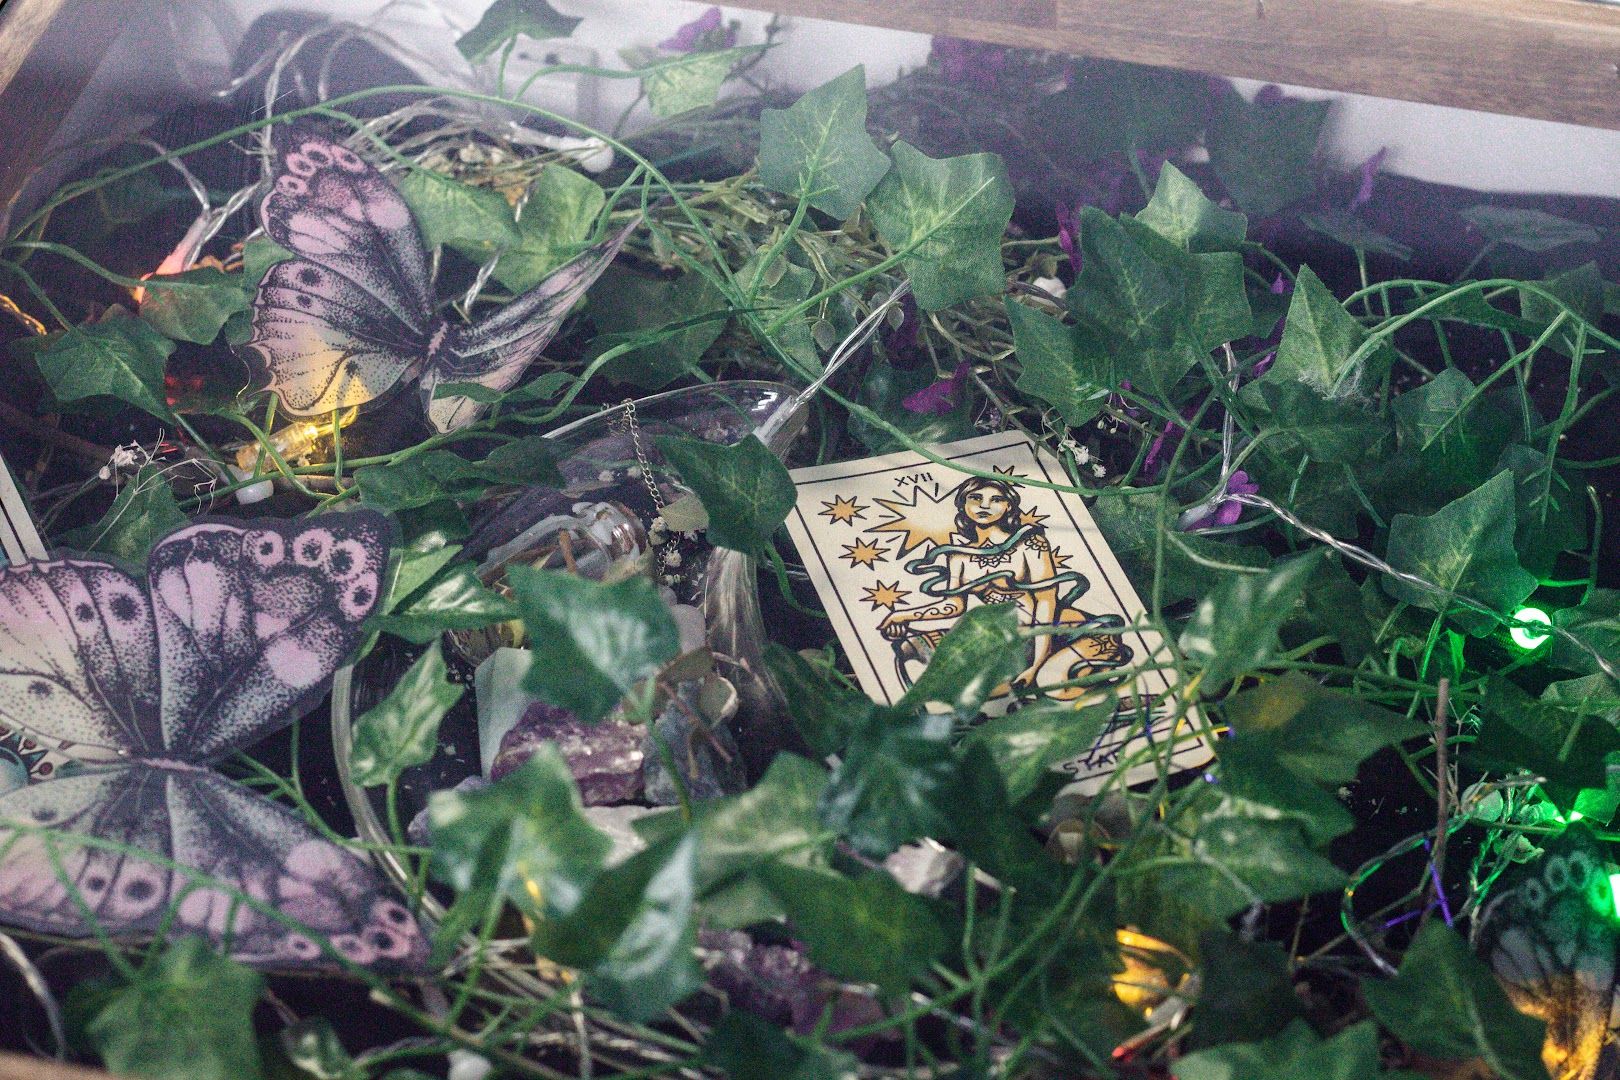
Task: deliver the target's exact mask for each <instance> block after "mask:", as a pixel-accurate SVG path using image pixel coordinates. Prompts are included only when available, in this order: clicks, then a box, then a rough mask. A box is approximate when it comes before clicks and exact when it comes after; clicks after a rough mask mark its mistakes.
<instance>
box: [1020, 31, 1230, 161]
mask: <svg viewBox="0 0 1620 1080" xmlns="http://www.w3.org/2000/svg"><path fill="white" fill-rule="evenodd" d="M1208 101H1209V81H1208V80H1207V79H1206V78H1204V76H1202V75H1198V74H1195V73H1193V72H1189V71H1170V70H1166V69H1165V68H1156V67H1146V66H1144V65H1141V64H1127V63H1121V62H1119V61H1116V60H1102V59H1096V58H1092V57H1087V58H1084V59H1081V60H1079V61H1078V62H1076V64H1075V66H1074V70H1073V73H1072V74H1071V75H1070V76H1069V80H1068V86H1067V87H1065V88H1064V89H1063V90H1061V91H1059V92H1058V93H1056V94H1053V95H1051V96H1050V97H1048V98H1047V99H1046V100H1045V101H1044V102H1042V103H1041V105H1040V106H1038V108H1037V111H1036V113H1035V117H1034V120H1035V123H1034V124H1033V125H1032V129H1033V130H1037V131H1042V132H1045V133H1047V135H1048V137H1049V138H1050V140H1051V145H1052V146H1054V147H1059V148H1061V150H1062V152H1063V155H1064V157H1063V159H1062V160H1064V161H1074V162H1076V163H1080V164H1084V163H1087V162H1092V161H1096V160H1097V159H1098V158H1101V157H1106V156H1108V155H1110V154H1121V153H1125V154H1134V153H1136V152H1137V151H1138V150H1142V151H1146V152H1148V153H1155V152H1158V151H1171V150H1180V149H1182V148H1183V147H1186V146H1189V145H1191V144H1193V143H1195V142H1197V141H1198V135H1199V132H1200V131H1202V130H1203V127H1204V117H1205V115H1206V114H1207V112H1208Z"/></svg>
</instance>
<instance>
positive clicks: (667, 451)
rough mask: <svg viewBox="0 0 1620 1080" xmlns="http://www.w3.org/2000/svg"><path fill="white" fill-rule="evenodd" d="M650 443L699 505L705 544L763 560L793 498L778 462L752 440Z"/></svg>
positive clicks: (790, 481) (668, 438) (672, 437)
mask: <svg viewBox="0 0 1620 1080" xmlns="http://www.w3.org/2000/svg"><path fill="white" fill-rule="evenodd" d="M654 443H655V445H657V447H658V451H659V453H661V454H663V455H664V459H665V460H666V461H668V462H669V463H670V465H671V466H673V467H674V469H675V471H676V472H677V473H678V474H680V478H681V482H682V483H683V484H685V485H686V486H687V487H689V488H691V489H692V491H693V492H694V493H696V495H697V497H698V500H699V501H700V502H702V503H703V509H704V510H706V511H707V512H708V515H709V529H708V535H709V539H710V540H711V541H713V542H714V543H716V544H718V545H719V546H721V547H724V548H730V549H731V550H733V551H741V552H743V553H745V554H748V555H763V554H764V553H765V552H766V550H767V549H768V548H769V547H770V544H771V534H772V533H774V532H775V531H776V528H777V526H779V525H781V524H782V522H784V521H786V520H787V516H788V514H789V513H790V512H791V511H792V510H793V503H794V500H795V498H796V497H797V496H796V493H795V491H794V487H793V479H792V478H791V477H790V476H788V471H787V469H786V468H784V467H783V465H782V462H781V461H780V460H778V458H777V456H776V455H775V454H773V453H771V452H770V450H769V449H768V448H767V447H766V446H765V444H764V443H762V442H760V441H759V438H758V437H757V436H754V435H747V436H745V437H744V438H743V440H742V441H741V442H739V443H737V444H736V445H735V446H723V445H720V444H718V443H710V442H704V441H703V440H701V439H689V438H686V437H685V436H680V435H664V436H661V437H659V438H657V439H655V440H654Z"/></svg>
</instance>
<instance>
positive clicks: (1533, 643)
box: [1508, 607, 1552, 652]
mask: <svg viewBox="0 0 1620 1080" xmlns="http://www.w3.org/2000/svg"><path fill="white" fill-rule="evenodd" d="M1513 621H1514V622H1520V623H1540V624H1541V625H1542V626H1551V625H1552V616H1550V615H1548V614H1547V613H1546V612H1545V611H1542V610H1541V609H1540V608H1536V607H1522V608H1520V609H1519V610H1518V611H1515V612H1514V613H1513ZM1508 637H1510V638H1512V639H1513V644H1515V645H1517V646H1518V647H1519V648H1521V649H1524V650H1526V651H1528V652H1534V651H1535V650H1537V649H1539V648H1541V647H1542V646H1543V645H1545V644H1546V643H1547V639H1548V638H1550V637H1552V634H1551V633H1549V632H1547V631H1545V630H1532V629H1531V628H1530V627H1528V626H1515V627H1514V628H1513V629H1512V630H1510V631H1509V632H1508Z"/></svg>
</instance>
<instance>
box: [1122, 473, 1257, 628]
mask: <svg viewBox="0 0 1620 1080" xmlns="http://www.w3.org/2000/svg"><path fill="white" fill-rule="evenodd" d="M1159 509H1160V501H1159V498H1158V496H1157V495H1155V494H1153V493H1152V492H1144V493H1142V494H1137V495H1122V496H1116V497H1110V498H1106V499H1098V500H1097V504H1096V505H1095V506H1094V507H1092V510H1091V513H1092V516H1093V517H1095V518H1096V519H1097V527H1098V528H1099V529H1101V530H1102V534H1103V536H1104V538H1105V539H1107V541H1108V546H1109V547H1110V548H1112V549H1113V551H1114V554H1115V555H1117V556H1118V557H1119V561H1120V562H1121V563H1122V564H1124V566H1125V568H1126V570H1127V571H1129V572H1130V573H1131V574H1132V575H1133V580H1136V581H1139V582H1141V583H1142V585H1143V592H1144V593H1148V592H1150V591H1151V588H1150V587H1151V584H1152V582H1153V571H1154V553H1155V551H1156V550H1157V548H1158V545H1159V543H1160V541H1161V539H1162V540H1163V542H1164V567H1163V571H1162V573H1161V574H1160V576H1159V588H1160V590H1161V591H1162V592H1163V600H1164V602H1165V603H1166V604H1174V603H1176V602H1177V601H1179V600H1186V599H1189V598H1191V597H1194V596H1200V595H1202V594H1204V593H1206V592H1208V591H1210V590H1211V589H1213V588H1215V587H1216V586H1217V585H1218V584H1219V583H1220V582H1222V581H1224V580H1226V579H1227V578H1229V577H1232V576H1248V575H1247V574H1245V573H1243V572H1242V571H1237V570H1223V569H1217V568H1218V567H1226V566H1247V567H1253V568H1254V569H1256V570H1258V569H1260V568H1261V567H1264V566H1268V565H1270V563H1271V556H1270V555H1269V554H1267V553H1266V552H1265V551H1264V550H1262V549H1261V548H1256V547H1244V546H1242V545H1240V544H1231V543H1227V542H1225V541H1221V540H1213V539H1211V538H1209V537H1207V536H1199V535H1197V534H1196V533H1189V534H1187V535H1185V536H1182V535H1172V533H1171V531H1170V530H1173V529H1174V527H1175V517H1174V516H1173V515H1172V516H1171V518H1170V521H1169V523H1168V525H1167V527H1166V530H1165V531H1161V530H1160V528H1159ZM1189 553H1190V554H1189ZM1194 556H1196V559H1195V558H1194Z"/></svg>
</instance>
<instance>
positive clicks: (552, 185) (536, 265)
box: [490, 164, 607, 293]
mask: <svg viewBox="0 0 1620 1080" xmlns="http://www.w3.org/2000/svg"><path fill="white" fill-rule="evenodd" d="M606 204H607V195H606V193H605V192H603V191H602V188H601V186H600V185H598V184H597V183H595V182H594V181H592V180H590V179H587V178H586V177H583V176H581V175H580V174H579V173H577V172H575V171H574V170H573V169H570V168H568V167H567V166H565V165H558V164H551V165H547V166H546V167H545V168H544V169H542V170H540V177H539V179H537V180H536V181H535V182H534V186H533V187H532V188H531V189H530V190H529V198H528V201H527V202H525V203H524V204H523V215H522V216H521V217H519V218H518V219H517V231H518V237H519V240H518V243H517V246H516V247H513V248H511V249H509V250H507V251H505V252H502V254H501V257H500V260H499V261H498V262H497V263H496V264H495V269H494V270H493V271H491V274H490V276H491V277H493V278H494V279H495V280H496V281H498V282H500V283H501V284H502V285H504V286H506V287H507V288H508V289H511V290H512V291H513V292H515V293H521V292H527V291H528V290H530V289H532V288H534V287H535V286H536V285H538V284H540V282H541V281H543V280H545V278H546V275H548V274H550V273H551V272H552V271H553V270H555V269H557V268H558V267H560V266H562V265H563V264H564V263H566V262H567V261H568V260H569V259H572V258H573V257H574V256H575V255H578V254H579V253H580V252H581V251H582V250H584V248H585V245H586V242H587V241H588V240H589V239H590V237H591V232H592V230H593V229H594V228H595V225H596V219H597V218H598V217H600V216H601V213H602V208H603V207H604V206H605V205H606Z"/></svg>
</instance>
